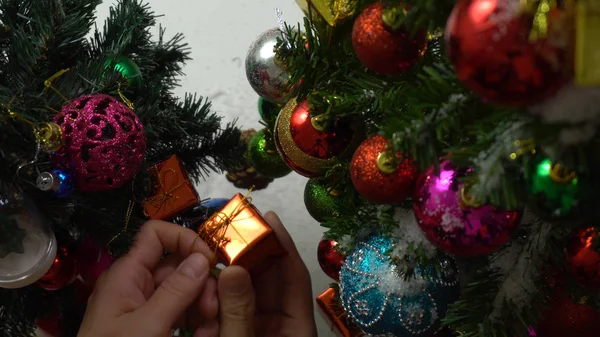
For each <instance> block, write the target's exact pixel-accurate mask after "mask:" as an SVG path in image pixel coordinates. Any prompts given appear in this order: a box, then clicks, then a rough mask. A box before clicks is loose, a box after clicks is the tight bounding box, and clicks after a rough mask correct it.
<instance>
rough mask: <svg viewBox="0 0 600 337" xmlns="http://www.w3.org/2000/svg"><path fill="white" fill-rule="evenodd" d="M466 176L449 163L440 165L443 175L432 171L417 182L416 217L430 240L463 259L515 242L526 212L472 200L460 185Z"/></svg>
mask: <svg viewBox="0 0 600 337" xmlns="http://www.w3.org/2000/svg"><path fill="white" fill-rule="evenodd" d="M464 173H465V171H461V170H457V169H456V168H455V167H454V165H453V164H452V163H451V162H449V161H445V162H442V163H441V164H440V172H439V174H437V173H436V169H435V167H431V168H429V169H428V170H427V171H426V172H425V173H424V175H423V176H421V177H420V178H419V180H418V182H417V186H416V189H415V196H414V200H413V201H414V203H413V208H414V211H415V216H416V218H417V222H418V223H419V226H420V227H421V229H422V230H423V232H424V233H425V235H426V236H427V238H428V239H429V240H430V241H431V242H432V243H433V244H435V245H436V246H437V247H439V248H440V249H442V250H444V251H445V252H447V253H450V254H453V255H457V256H461V257H471V256H476V255H482V254H489V253H492V252H494V251H496V250H497V249H499V248H500V247H502V245H504V244H505V243H507V242H508V241H509V240H510V239H511V236H512V234H513V232H514V230H515V229H516V227H517V226H518V225H519V223H520V221H521V215H522V212H520V211H507V210H502V209H499V208H495V207H493V206H491V205H487V204H483V203H477V202H473V200H468V199H470V198H469V197H467V196H468V195H469V193H468V192H467V190H465V188H466V187H465V186H464V185H463V184H462V183H460V182H459V178H460V177H461V176H463V174H464ZM465 199H467V200H465Z"/></svg>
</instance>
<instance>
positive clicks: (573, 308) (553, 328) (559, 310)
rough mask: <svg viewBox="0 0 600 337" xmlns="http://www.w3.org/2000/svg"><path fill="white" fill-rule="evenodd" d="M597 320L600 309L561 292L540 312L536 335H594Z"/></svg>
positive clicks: (584, 336)
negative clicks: (545, 309)
mask: <svg viewBox="0 0 600 337" xmlns="http://www.w3.org/2000/svg"><path fill="white" fill-rule="evenodd" d="M598 322H600V311H598V310H596V309H594V308H592V307H590V306H588V305H585V304H578V303H575V302H574V301H573V300H572V299H571V298H570V296H569V295H568V294H561V295H559V296H558V297H557V298H556V299H555V300H554V303H552V304H551V305H550V308H549V309H548V310H547V311H546V312H545V313H543V314H542V319H541V321H540V322H539V323H538V326H537V327H536V337H595V336H598Z"/></svg>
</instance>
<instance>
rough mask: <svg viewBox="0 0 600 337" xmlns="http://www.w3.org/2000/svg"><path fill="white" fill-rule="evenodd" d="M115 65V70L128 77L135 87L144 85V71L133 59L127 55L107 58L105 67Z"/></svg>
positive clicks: (130, 83)
mask: <svg viewBox="0 0 600 337" xmlns="http://www.w3.org/2000/svg"><path fill="white" fill-rule="evenodd" d="M112 65H114V68H113V69H114V70H115V71H116V72H118V73H120V74H121V75H123V77H125V78H126V79H127V81H128V82H129V85H130V86H132V87H134V88H139V87H140V86H141V85H142V71H141V70H140V67H138V65H137V64H136V63H135V62H133V60H132V59H130V58H129V57H126V56H119V57H117V58H116V61H115V59H114V58H112V57H109V58H108V59H107V60H106V64H105V68H106V69H108V68H110V67H111V66H112Z"/></svg>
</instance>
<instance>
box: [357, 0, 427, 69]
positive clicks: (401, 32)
mask: <svg viewBox="0 0 600 337" xmlns="http://www.w3.org/2000/svg"><path fill="white" fill-rule="evenodd" d="M384 10H385V5H384V4H383V3H381V2H378V3H375V4H373V5H371V6H369V7H367V8H366V9H365V10H364V11H363V12H362V13H361V14H360V15H359V16H358V18H356V21H354V28H353V29H352V46H353V47H354V52H355V53H356V56H357V57H358V59H359V60H360V61H361V62H362V63H363V64H364V65H365V67H367V68H369V69H370V70H372V71H374V72H376V73H379V74H382V75H395V74H399V73H401V72H403V71H405V70H407V69H409V68H411V67H413V66H414V65H415V64H416V63H417V62H419V60H420V59H421V57H423V55H424V54H425V51H426V50H427V31H426V30H420V31H418V32H416V33H415V35H414V36H411V33H410V31H409V29H408V28H407V27H406V26H404V25H403V26H401V27H400V28H398V29H396V30H392V29H391V28H389V27H388V26H387V25H386V24H385V23H384V21H383V18H382V15H383V12H384Z"/></svg>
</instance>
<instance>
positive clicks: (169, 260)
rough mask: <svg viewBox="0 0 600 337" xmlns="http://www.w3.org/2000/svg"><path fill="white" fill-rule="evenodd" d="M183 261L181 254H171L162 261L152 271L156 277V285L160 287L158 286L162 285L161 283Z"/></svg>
mask: <svg viewBox="0 0 600 337" xmlns="http://www.w3.org/2000/svg"><path fill="white" fill-rule="evenodd" d="M182 261H183V258H181V257H180V256H179V255H169V256H167V257H166V258H164V259H163V260H162V261H160V263H159V264H158V266H157V267H156V268H155V269H154V272H153V273H152V275H153V277H154V287H155V288H158V286H160V284H161V283H163V281H164V280H165V279H166V278H167V277H169V275H171V274H173V273H174V272H175V270H176V269H177V267H178V266H179V265H180V264H181V262H182Z"/></svg>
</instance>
